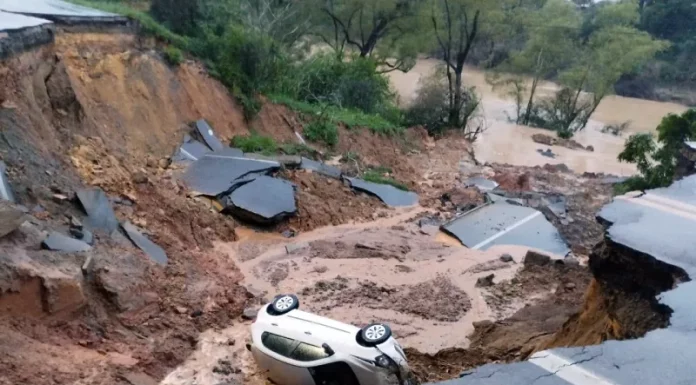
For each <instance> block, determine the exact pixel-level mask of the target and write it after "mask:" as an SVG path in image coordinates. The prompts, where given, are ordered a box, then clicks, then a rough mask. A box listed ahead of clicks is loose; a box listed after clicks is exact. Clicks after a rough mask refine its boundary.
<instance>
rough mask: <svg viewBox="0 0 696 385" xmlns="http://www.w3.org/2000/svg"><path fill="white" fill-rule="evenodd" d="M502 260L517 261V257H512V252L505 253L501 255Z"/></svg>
mask: <svg viewBox="0 0 696 385" xmlns="http://www.w3.org/2000/svg"><path fill="white" fill-rule="evenodd" d="M500 260H501V261H503V262H515V259H514V258H512V255H510V254H503V255H501V256H500Z"/></svg>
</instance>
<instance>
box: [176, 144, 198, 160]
mask: <svg viewBox="0 0 696 385" xmlns="http://www.w3.org/2000/svg"><path fill="white" fill-rule="evenodd" d="M179 150H181V152H183V153H184V155H188V156H190V157H191V158H193V160H198V158H196V157H195V156H193V154H191V153H190V152H188V151H186V150H184V148H183V147H181V148H180V149H179Z"/></svg>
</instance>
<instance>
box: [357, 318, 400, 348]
mask: <svg viewBox="0 0 696 385" xmlns="http://www.w3.org/2000/svg"><path fill="white" fill-rule="evenodd" d="M391 335H392V331H391V329H390V328H389V326H387V325H385V324H382V323H374V324H369V325H367V326H365V327H364V328H362V329H361V330H360V338H361V339H362V340H363V341H364V342H365V344H366V345H368V346H375V345H379V344H381V343H383V342H385V341H386V340H388V339H389V337H391Z"/></svg>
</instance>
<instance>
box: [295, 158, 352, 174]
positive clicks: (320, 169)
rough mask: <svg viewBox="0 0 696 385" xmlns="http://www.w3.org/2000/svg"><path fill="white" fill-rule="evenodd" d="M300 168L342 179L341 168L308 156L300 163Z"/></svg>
mask: <svg viewBox="0 0 696 385" xmlns="http://www.w3.org/2000/svg"><path fill="white" fill-rule="evenodd" d="M300 168H301V169H303V170H311V171H313V172H316V173H317V174H321V175H324V176H327V177H329V178H334V179H341V175H342V173H341V170H340V169H338V168H337V167H334V166H329V165H328V164H325V163H322V162H317V161H315V160H311V159H308V158H302V163H300Z"/></svg>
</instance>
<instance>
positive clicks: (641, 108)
mask: <svg viewBox="0 0 696 385" xmlns="http://www.w3.org/2000/svg"><path fill="white" fill-rule="evenodd" d="M439 65H440V62H439V61H437V60H434V59H421V60H419V61H418V62H417V63H416V66H415V67H414V68H413V69H412V70H411V71H409V72H408V73H405V74H404V73H400V72H392V73H391V74H390V79H391V81H392V85H393V87H394V90H395V91H396V92H397V94H398V95H399V99H400V100H399V102H400V103H401V104H402V105H408V104H409V103H411V102H412V101H413V99H414V97H415V94H416V91H417V89H418V84H419V80H420V79H421V78H422V77H424V76H427V75H429V74H431V73H433V72H434V71H436V69H437V68H438V66H439ZM464 83H465V84H466V85H468V86H474V87H476V91H477V92H478V94H479V96H480V97H481V101H482V103H481V108H480V111H479V114H480V115H481V117H482V118H484V119H485V122H486V125H487V126H488V129H487V131H486V132H485V133H484V134H483V135H481V137H480V138H479V139H478V140H477V141H476V143H475V145H474V147H475V153H476V158H477V159H478V160H479V161H481V162H491V163H493V162H495V163H509V164H514V165H520V166H537V165H540V166H541V165H544V164H546V163H550V164H560V163H565V164H566V165H567V166H568V167H570V168H571V169H572V170H573V171H575V172H578V173H582V172H604V173H607V174H614V175H621V176H629V175H633V174H635V173H636V168H635V166H633V165H631V164H626V163H621V162H619V161H618V160H617V155H618V154H619V153H620V152H621V150H622V149H623V144H624V142H625V140H626V138H628V137H629V136H630V135H631V134H632V133H636V132H655V129H656V127H657V125H658V124H659V123H660V121H661V119H662V118H663V117H664V116H665V115H667V114H669V113H681V112H683V111H685V110H686V109H687V107H686V106H683V105H679V104H675V103H664V102H655V101H650V100H642V99H634V98H626V97H621V96H616V95H612V96H608V97H606V98H605V99H604V100H603V101H602V103H601V104H600V105H599V107H598V108H597V111H595V113H594V114H593V115H592V118H591V120H590V122H589V124H588V126H587V127H586V128H585V130H583V131H581V132H579V133H578V134H576V136H575V140H577V141H578V142H580V143H581V144H583V145H585V146H588V145H592V146H593V147H594V149H595V151H594V152H589V151H583V150H571V149H567V148H564V147H559V146H554V147H551V150H552V151H553V152H554V153H555V154H556V157H555V159H552V158H548V157H545V156H542V155H541V154H539V153H538V152H537V149H543V150H545V149H547V148H549V147H547V146H544V145H541V144H538V143H535V142H533V141H532V140H531V137H532V135H534V134H535V133H545V134H549V131H548V130H543V129H537V128H532V127H526V126H520V125H516V124H513V123H510V121H509V118H508V117H509V116H512V115H513V113H514V110H515V106H514V103H513V102H512V100H511V99H510V98H508V97H506V96H505V95H503V94H502V91H499V90H493V89H492V87H491V86H490V85H489V84H488V83H487V82H486V72H485V71H482V70H479V69H476V68H472V67H468V68H466V69H465V72H464ZM557 87H558V86H557V85H556V84H553V83H550V82H546V83H542V85H541V86H540V91H541V92H540V94H541V95H549V94H551V93H552V92H553V91H554V90H555V89H557ZM626 121H630V126H629V128H628V129H627V131H626V132H624V133H623V135H622V136H618V137H617V136H614V135H611V134H605V133H602V132H601V129H602V128H603V127H604V126H605V125H606V124H616V123H623V122H626Z"/></svg>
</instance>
